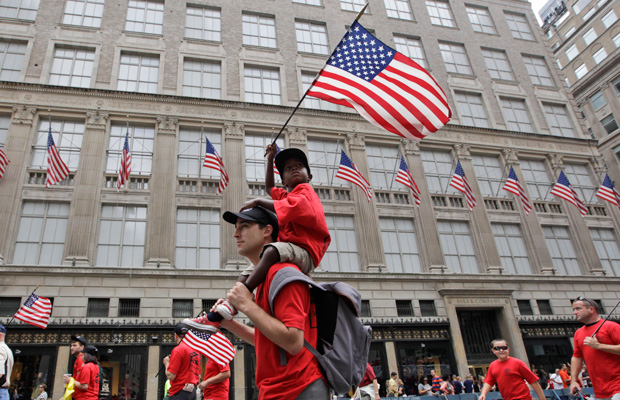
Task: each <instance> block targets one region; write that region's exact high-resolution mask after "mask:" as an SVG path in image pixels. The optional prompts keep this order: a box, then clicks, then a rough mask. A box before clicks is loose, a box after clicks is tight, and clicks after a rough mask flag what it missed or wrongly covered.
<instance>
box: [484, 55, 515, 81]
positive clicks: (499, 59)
mask: <svg viewBox="0 0 620 400" xmlns="http://www.w3.org/2000/svg"><path fill="white" fill-rule="evenodd" d="M482 55H483V57H484V62H485V63H486V65H487V69H488V71H489V74H491V78H493V79H504V80H507V81H514V79H515V77H514V75H513V74H512V69H511V68H510V64H509V63H508V57H506V52H505V51H500V50H490V49H482Z"/></svg>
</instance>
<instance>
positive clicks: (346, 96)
mask: <svg viewBox="0 0 620 400" xmlns="http://www.w3.org/2000/svg"><path fill="white" fill-rule="evenodd" d="M307 95H308V96H313V97H317V98H319V99H323V100H327V101H329V102H332V103H336V104H340V105H343V106H347V107H352V108H355V109H356V110H357V112H359V113H360V115H361V116H362V117H364V118H366V119H367V120H368V121H369V122H371V123H372V124H374V125H376V126H378V127H380V128H384V129H387V130H388V131H390V132H392V133H394V134H396V135H398V136H402V137H404V138H407V139H411V140H415V141H420V140H422V139H423V138H424V137H425V136H426V135H428V134H429V133H433V132H435V131H437V130H439V129H440V128H442V127H443V126H444V125H445V124H446V123H448V121H449V120H450V117H451V116H452V110H451V109H450V106H449V105H448V99H447V97H446V94H445V93H444V92H443V90H442V89H441V88H440V87H439V85H438V84H437V82H436V81H435V79H433V77H432V76H430V74H429V73H428V72H427V71H426V70H425V69H424V68H422V67H421V66H419V65H418V64H417V63H415V62H414V61H412V60H411V59H409V58H407V57H406V56H404V55H402V54H400V53H399V52H397V51H396V50H394V49H392V48H390V47H389V46H387V45H385V44H384V43H383V42H381V41H380V40H379V39H377V38H376V37H374V36H373V35H372V34H371V33H369V32H368V31H367V30H366V29H364V27H363V26H362V25H360V24H359V22H357V21H355V22H354V23H353V25H351V29H349V31H347V33H346V34H345V35H344V38H343V39H342V40H341V41H340V44H339V45H338V47H337V48H336V51H334V53H333V54H332V56H331V57H330V59H329V60H328V61H327V65H325V67H324V68H323V69H322V70H321V72H320V73H319V76H318V77H317V78H316V79H315V81H314V82H313V84H312V86H311V87H310V89H309V90H308V92H307Z"/></svg>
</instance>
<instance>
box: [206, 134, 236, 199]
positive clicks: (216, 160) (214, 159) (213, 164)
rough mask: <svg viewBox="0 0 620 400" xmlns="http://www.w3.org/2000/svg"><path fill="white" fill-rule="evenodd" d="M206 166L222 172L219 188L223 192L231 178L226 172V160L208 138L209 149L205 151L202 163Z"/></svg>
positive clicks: (218, 190)
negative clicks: (223, 159)
mask: <svg viewBox="0 0 620 400" xmlns="http://www.w3.org/2000/svg"><path fill="white" fill-rule="evenodd" d="M202 165H203V166H204V167H207V168H211V169H214V170H216V171H219V172H220V184H219V186H218V188H217V192H218V193H222V192H223V191H224V189H226V186H228V182H229V181H230V179H229V178H228V173H227V172H226V167H224V161H222V157H220V155H219V154H217V151H216V150H215V147H213V145H212V144H211V141H209V139H208V138H207V151H206V153H205V161H204V163H203V164H202Z"/></svg>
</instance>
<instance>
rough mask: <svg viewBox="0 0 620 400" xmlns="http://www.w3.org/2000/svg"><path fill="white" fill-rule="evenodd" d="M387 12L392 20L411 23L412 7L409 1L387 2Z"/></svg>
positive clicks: (389, 0) (391, 0)
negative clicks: (396, 19) (402, 20)
mask: <svg viewBox="0 0 620 400" xmlns="http://www.w3.org/2000/svg"><path fill="white" fill-rule="evenodd" d="M385 10H386V11H387V15H388V17H390V18H398V19H404V20H407V21H411V20H412V19H413V16H412V15H411V6H410V5H409V0H385Z"/></svg>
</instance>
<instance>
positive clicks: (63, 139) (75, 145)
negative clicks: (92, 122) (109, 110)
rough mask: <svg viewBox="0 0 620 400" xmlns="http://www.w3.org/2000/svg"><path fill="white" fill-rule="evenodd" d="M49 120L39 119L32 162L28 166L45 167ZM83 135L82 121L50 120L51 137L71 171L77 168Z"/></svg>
mask: <svg viewBox="0 0 620 400" xmlns="http://www.w3.org/2000/svg"><path fill="white" fill-rule="evenodd" d="M49 129H50V122H49V121H47V120H41V123H40V124H39V130H38V132H37V141H36V142H35V143H34V151H33V153H32V164H31V165H30V168H35V169H47V139H48V136H49ZM83 136H84V123H83V122H75V121H67V120H52V137H53V138H54V143H55V144H56V148H57V149H58V152H59V153H60V158H62V160H63V161H64V162H65V164H67V167H68V168H69V170H71V171H75V170H77V167H78V164H79V162H80V150H81V149H82V139H83Z"/></svg>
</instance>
